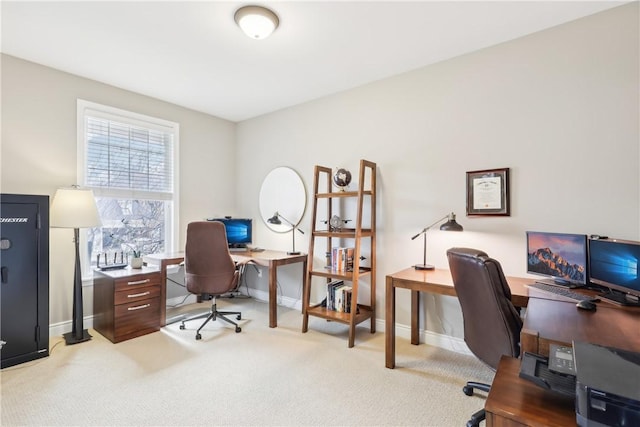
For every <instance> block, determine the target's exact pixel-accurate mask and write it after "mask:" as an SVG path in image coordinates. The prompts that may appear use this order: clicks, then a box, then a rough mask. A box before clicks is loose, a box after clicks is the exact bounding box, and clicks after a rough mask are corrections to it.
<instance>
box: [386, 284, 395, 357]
mask: <svg viewBox="0 0 640 427" xmlns="http://www.w3.org/2000/svg"><path fill="white" fill-rule="evenodd" d="M384 324H385V334H384V336H385V346H384V354H385V366H386V367H387V368H389V369H393V368H395V367H396V327H395V325H396V288H395V287H394V286H393V279H392V278H391V277H389V276H387V278H386V283H385V315H384Z"/></svg>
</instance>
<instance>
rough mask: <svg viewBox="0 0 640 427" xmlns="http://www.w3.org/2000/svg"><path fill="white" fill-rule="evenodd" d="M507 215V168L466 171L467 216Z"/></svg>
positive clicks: (508, 213)
mask: <svg viewBox="0 0 640 427" xmlns="http://www.w3.org/2000/svg"><path fill="white" fill-rule="evenodd" d="M473 215H478V216H480V215H498V216H509V215H510V212H509V168H501V169H487V170H480V171H471V172H467V216H473Z"/></svg>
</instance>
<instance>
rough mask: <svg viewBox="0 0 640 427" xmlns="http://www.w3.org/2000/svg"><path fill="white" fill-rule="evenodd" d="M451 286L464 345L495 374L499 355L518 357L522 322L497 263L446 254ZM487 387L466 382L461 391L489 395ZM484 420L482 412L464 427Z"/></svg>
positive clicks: (471, 254) (460, 251)
mask: <svg viewBox="0 0 640 427" xmlns="http://www.w3.org/2000/svg"><path fill="white" fill-rule="evenodd" d="M447 259H448V260H449V269H450V270H451V276H452V278H453V285H454V287H455V289H456V293H457V294H458V299H459V300H460V306H461V307H462V317H463V321H464V341H465V343H466V344H467V346H468V347H469V349H470V350H471V352H472V353H473V354H474V355H475V356H476V357H477V358H478V359H480V360H481V361H482V362H484V363H486V364H487V365H489V367H491V368H492V369H493V370H494V371H495V370H496V368H497V367H498V362H499V361H500V357H501V356H502V355H508V356H512V357H518V356H519V355H520V330H521V329H522V319H521V318H520V314H519V313H518V310H517V309H516V308H515V307H514V305H513V304H512V303H511V290H510V289H509V285H508V284H507V280H506V279H505V277H504V273H503V272H502V267H501V266H500V263H499V262H498V261H496V260H495V259H493V258H490V257H489V255H487V254H486V253H485V252H482V251H479V250H476V249H469V248H451V249H449V250H448V251H447ZM490 387H491V386H490V385H489V384H483V383H478V382H474V381H469V382H467V385H466V386H464V387H463V389H462V391H463V392H464V394H466V395H467V396H471V395H473V391H474V389H478V390H483V391H487V392H488V391H489V389H490ZM484 419H485V411H484V409H482V410H480V411H478V412H476V413H474V414H473V415H472V416H471V418H470V419H469V421H467V427H474V426H478V425H479V424H480V421H482V420H484Z"/></svg>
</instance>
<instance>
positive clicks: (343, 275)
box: [302, 159, 376, 347]
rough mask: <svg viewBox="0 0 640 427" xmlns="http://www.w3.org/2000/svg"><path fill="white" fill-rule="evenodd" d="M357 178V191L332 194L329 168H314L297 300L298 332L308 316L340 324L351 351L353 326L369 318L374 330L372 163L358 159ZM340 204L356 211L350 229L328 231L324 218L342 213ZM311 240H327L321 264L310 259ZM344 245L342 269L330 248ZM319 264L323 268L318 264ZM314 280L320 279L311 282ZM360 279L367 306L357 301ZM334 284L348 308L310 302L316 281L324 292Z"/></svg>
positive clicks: (374, 194) (304, 326) (374, 226)
mask: <svg viewBox="0 0 640 427" xmlns="http://www.w3.org/2000/svg"><path fill="white" fill-rule="evenodd" d="M358 176H359V181H358V183H357V190H356V191H338V190H336V191H334V187H333V186H332V179H333V171H332V169H331V168H328V167H325V166H316V167H315V168H314V185H313V190H314V191H313V194H314V197H313V213H312V227H311V229H312V232H311V239H310V245H309V255H308V262H307V278H306V281H305V285H304V291H303V299H302V312H303V323H302V332H307V331H308V326H309V316H314V317H319V318H323V319H326V320H329V321H334V322H339V323H344V324H347V325H349V343H348V345H349V347H353V346H354V344H355V329H356V325H357V324H359V323H362V322H364V321H366V320H369V321H370V322H371V323H370V329H371V333H374V332H375V330H376V329H375V328H376V327H375V321H376V314H375V313H376V164H375V163H373V162H370V161H367V160H364V159H362V160H360V169H359V175H358ZM333 200H336V202H335V203H334V202H333ZM319 201H322V204H324V205H326V208H323V207H322V206H319ZM337 205H340V206H337ZM345 205H348V206H349V207H351V208H355V211H356V219H355V226H354V227H353V228H347V227H340V228H332V227H331V225H330V223H329V219H330V218H332V216H333V215H334V214H336V213H341V212H340V211H341V209H346V207H345ZM354 205H355V206H354ZM320 210H322V211H323V212H321V213H320V214H325V215H326V221H319V218H318V215H319V211H320ZM365 212H366V213H365ZM365 215H366V218H364V217H365ZM363 219H365V220H366V222H367V225H366V227H363ZM320 222H322V223H324V224H326V228H325V229H322V228H321V226H320V225H319V224H320ZM316 239H322V240H324V241H326V252H325V254H324V255H325V257H324V263H322V262H320V261H318V260H316V259H314V250H315V249H316V248H315V246H316ZM322 240H318V241H322ZM363 240H365V242H367V243H368V245H367V244H365V247H368V248H369V253H367V254H366V255H367V256H366V257H365V256H363V254H362V252H363V248H362V246H363V245H362V242H363ZM345 241H346V242H348V245H349V246H347V247H348V248H349V254H350V255H351V256H349V258H348V260H345V261H344V265H345V266H347V267H345V266H341V268H336V266H335V265H332V263H331V253H332V250H333V249H334V247H342V246H343V242H345ZM365 259H366V260H367V262H368V263H369V264H370V266H363V265H361V262H362V261H363V260H365ZM319 264H323V265H321V266H320V265H319ZM314 278H320V279H324V280H319V281H316V283H314V281H313V279H314ZM361 278H366V280H367V281H368V283H369V288H370V289H369V298H368V301H366V302H365V301H360V300H359V299H358V295H359V292H358V290H359V289H358V288H359V286H360V285H361V284H362V283H361V280H360V279H361ZM335 281H343V282H348V285H347V287H348V289H349V290H348V291H345V293H346V292H349V293H350V301H351V305H350V306H349V305H348V304H345V306H340V308H339V309H334V308H333V307H327V304H328V302H327V301H328V299H327V298H325V300H324V301H322V302H320V303H314V304H312V303H311V301H310V300H311V288H312V287H314V286H319V283H322V284H323V285H322V286H324V290H323V291H326V290H327V285H328V284H330V283H331V282H333V283H335ZM344 307H347V310H348V309H349V308H350V311H348V312H345V311H340V310H342V309H343V308H344Z"/></svg>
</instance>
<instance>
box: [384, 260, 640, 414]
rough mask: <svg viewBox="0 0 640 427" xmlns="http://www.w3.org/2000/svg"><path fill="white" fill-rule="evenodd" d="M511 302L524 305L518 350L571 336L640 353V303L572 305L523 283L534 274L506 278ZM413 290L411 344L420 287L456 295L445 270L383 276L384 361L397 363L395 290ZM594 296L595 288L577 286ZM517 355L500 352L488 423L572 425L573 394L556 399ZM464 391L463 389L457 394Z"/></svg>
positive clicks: (540, 350)
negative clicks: (525, 375) (524, 373)
mask: <svg viewBox="0 0 640 427" xmlns="http://www.w3.org/2000/svg"><path fill="white" fill-rule="evenodd" d="M506 279H507V282H508V283H509V288H510V289H511V296H512V298H511V299H512V302H513V304H514V305H515V306H516V307H527V310H526V314H525V317H524V323H523V326H522V331H521V333H520V345H521V352H525V351H526V352H531V353H537V354H541V355H543V356H548V355H549V345H550V344H552V343H556V344H560V345H568V346H570V345H572V342H573V341H574V340H575V341H584V342H591V343H594V344H599V345H605V346H610V347H616V348H620V349H623V350H630V351H635V352H640V334H639V333H638V331H640V308H638V307H621V306H616V305H613V304H610V303H607V302H598V303H597V309H596V311H584V310H579V309H578V308H576V304H575V302H574V301H571V300H569V299H568V298H566V297H563V296H559V295H554V294H548V293H544V292H542V291H539V290H537V289H535V288H529V287H528V286H527V285H528V284H531V283H533V282H534V280H533V279H527V278H519V277H507V278H506ZM396 288H404V289H410V290H411V344H415V345H417V344H419V311H420V298H419V297H420V292H432V293H436V294H440V295H450V296H456V291H455V288H454V287H453V279H452V278H451V273H450V272H449V270H445V269H436V270H415V269H414V268H408V269H405V270H402V271H399V272H397V273H394V274H390V275H388V276H387V277H386V316H385V317H386V318H385V330H386V336H385V359H386V360H385V363H386V367H387V368H391V369H393V368H394V367H395V290H396ZM575 291H576V292H580V293H586V294H588V295H592V296H595V295H596V292H595V291H590V290H581V289H576V290H575ZM519 372H520V359H516V358H512V357H507V356H503V357H502V359H501V360H500V364H499V366H498V369H497V370H496V375H495V378H494V380H493V383H492V386H491V391H490V392H489V395H488V397H487V400H486V403H485V410H486V412H487V418H486V424H487V426H500V427H506V426H519V427H522V426H540V425H548V426H566V425H575V423H576V418H575V417H576V416H575V408H574V400H573V399H570V398H569V399H563V398H558V397H557V396H556V395H554V394H552V393H551V392H549V391H546V390H544V389H542V388H540V387H538V386H536V385H535V384H533V383H532V382H530V381H527V380H524V379H522V378H520V377H519ZM461 394H462V393H461Z"/></svg>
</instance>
